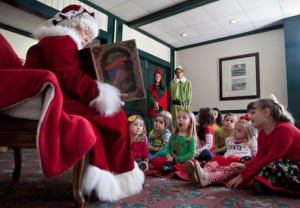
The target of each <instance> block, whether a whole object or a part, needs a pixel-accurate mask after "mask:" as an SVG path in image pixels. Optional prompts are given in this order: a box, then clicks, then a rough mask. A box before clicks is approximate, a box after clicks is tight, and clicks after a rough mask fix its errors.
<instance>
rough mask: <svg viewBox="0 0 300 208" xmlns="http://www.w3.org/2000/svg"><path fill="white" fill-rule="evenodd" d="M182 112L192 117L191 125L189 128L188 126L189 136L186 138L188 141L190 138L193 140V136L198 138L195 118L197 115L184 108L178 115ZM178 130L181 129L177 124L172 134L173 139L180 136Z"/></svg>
mask: <svg viewBox="0 0 300 208" xmlns="http://www.w3.org/2000/svg"><path fill="white" fill-rule="evenodd" d="M180 113H186V114H187V115H188V117H189V118H190V120H191V121H190V122H191V125H190V126H189V128H188V132H187V138H186V140H187V141H189V140H191V139H192V138H195V139H196V138H197V132H196V119H195V116H194V114H193V113H192V112H191V111H189V110H182V111H180V112H179V113H178V115H179V114H180ZM178 131H179V129H178V126H177V124H176V127H175V131H174V133H173V134H172V135H171V139H175V138H176V137H177V136H178Z"/></svg>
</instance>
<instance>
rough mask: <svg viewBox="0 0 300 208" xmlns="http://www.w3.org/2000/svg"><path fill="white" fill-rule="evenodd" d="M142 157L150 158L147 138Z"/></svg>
mask: <svg viewBox="0 0 300 208" xmlns="http://www.w3.org/2000/svg"><path fill="white" fill-rule="evenodd" d="M142 154H143V155H142V157H143V159H145V158H149V150H148V145H147V140H146V138H145V142H144V145H143V150H142Z"/></svg>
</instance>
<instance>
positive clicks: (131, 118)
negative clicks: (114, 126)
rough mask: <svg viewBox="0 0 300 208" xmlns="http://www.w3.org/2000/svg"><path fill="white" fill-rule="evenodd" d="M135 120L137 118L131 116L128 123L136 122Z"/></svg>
mask: <svg viewBox="0 0 300 208" xmlns="http://www.w3.org/2000/svg"><path fill="white" fill-rule="evenodd" d="M136 118H137V116H136V115H132V116H130V117H129V118H128V121H130V122H133V121H135V120H136Z"/></svg>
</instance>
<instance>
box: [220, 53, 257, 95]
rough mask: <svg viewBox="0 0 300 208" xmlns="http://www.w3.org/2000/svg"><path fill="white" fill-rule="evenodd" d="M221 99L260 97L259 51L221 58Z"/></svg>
mask: <svg viewBox="0 0 300 208" xmlns="http://www.w3.org/2000/svg"><path fill="white" fill-rule="evenodd" d="M219 80H220V83H219V85H220V100H240V99H252V98H259V97H260V76H259V53H250V54H244V55H239V56H232V57H226V58H220V59H219Z"/></svg>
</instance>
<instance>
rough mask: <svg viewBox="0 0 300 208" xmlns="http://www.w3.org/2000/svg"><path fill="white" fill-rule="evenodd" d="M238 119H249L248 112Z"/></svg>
mask: <svg viewBox="0 0 300 208" xmlns="http://www.w3.org/2000/svg"><path fill="white" fill-rule="evenodd" d="M240 120H247V121H250V117H249V114H248V113H246V114H245V115H243V116H240Z"/></svg>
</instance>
